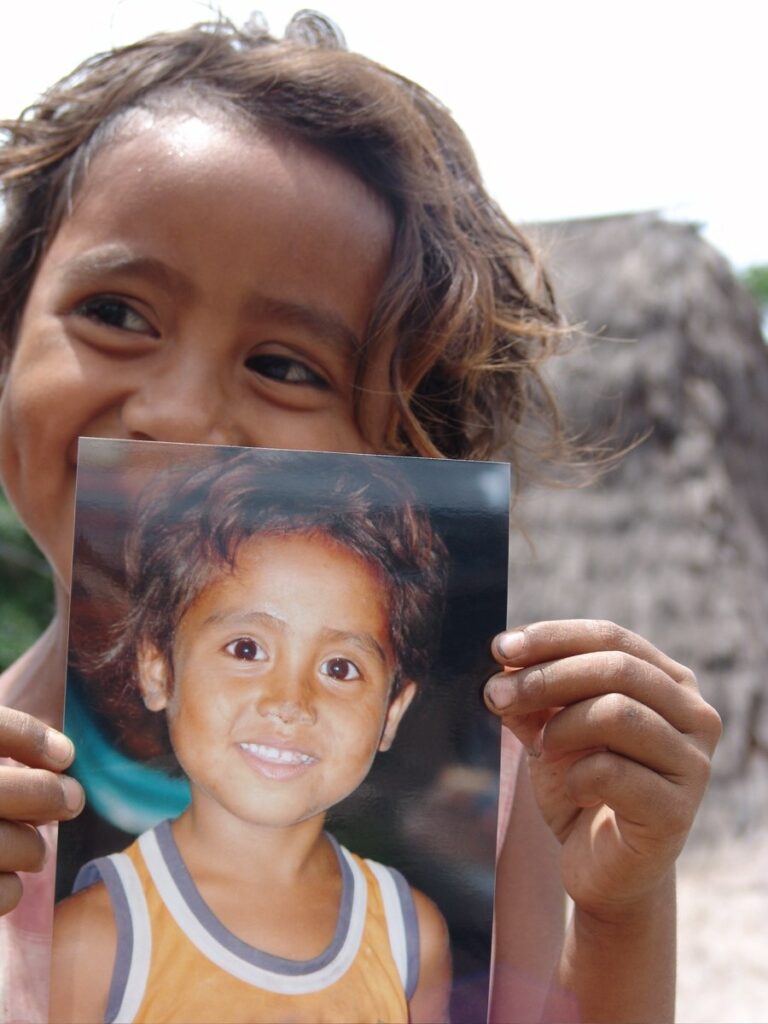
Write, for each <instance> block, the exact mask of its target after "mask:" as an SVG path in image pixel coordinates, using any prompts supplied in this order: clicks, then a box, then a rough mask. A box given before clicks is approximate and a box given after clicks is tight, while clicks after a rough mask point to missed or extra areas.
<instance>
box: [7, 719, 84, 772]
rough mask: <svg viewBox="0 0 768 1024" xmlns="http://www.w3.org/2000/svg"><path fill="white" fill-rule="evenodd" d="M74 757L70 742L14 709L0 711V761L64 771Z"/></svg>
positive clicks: (54, 730) (37, 720)
mask: <svg viewBox="0 0 768 1024" xmlns="http://www.w3.org/2000/svg"><path fill="white" fill-rule="evenodd" d="M74 756H75V749H74V747H73V745H72V741H71V740H69V739H67V737H66V736H65V735H64V734H63V733H61V732H59V731H58V730H57V729H52V728H51V727H50V726H48V725H46V724H45V723H44V722H41V721H40V720H39V719H37V718H34V717H33V716H32V715H28V714H26V713H25V712H23V711H16V710H15V709H14V708H6V707H0V757H12V758H13V759H14V761H19V762H21V764H26V765H29V766H30V768H49V769H51V771H63V770H64V769H65V768H67V767H68V766H69V765H70V764H71V763H72V759H73V758H74Z"/></svg>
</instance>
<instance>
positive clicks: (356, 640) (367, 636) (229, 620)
mask: <svg viewBox="0 0 768 1024" xmlns="http://www.w3.org/2000/svg"><path fill="white" fill-rule="evenodd" d="M221 625H224V626H235V627H238V628H240V627H242V628H246V627H247V626H271V627H272V628H273V629H276V630H277V631H278V632H280V633H283V634H285V633H287V632H288V629H289V626H288V623H287V622H286V621H285V619H282V618H280V617H279V616H278V615H271V614H270V613H269V612H265V611H260V610H257V609H253V610H244V609H241V608H238V609H235V610H233V611H222V612H211V614H210V615H208V616H207V617H206V618H205V619H204V620H203V622H202V625H201V628H202V629H205V628H206V626H221ZM320 640H321V641H322V642H323V643H337V644H351V645H352V646H353V647H357V648H358V650H360V651H362V652H363V653H364V654H370V655H373V657H374V658H377V659H378V660H379V661H380V662H381V663H382V664H383V665H387V664H389V661H390V659H389V658H388V656H387V652H386V651H385V650H384V648H383V647H382V646H381V644H380V643H379V641H378V640H377V639H376V637H375V636H373V635H372V634H371V633H354V632H352V631H347V630H343V629H331V628H330V627H328V626H326V627H324V628H323V629H321V630H320Z"/></svg>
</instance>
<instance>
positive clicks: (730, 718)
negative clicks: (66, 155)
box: [511, 214, 768, 824]
mask: <svg viewBox="0 0 768 1024" xmlns="http://www.w3.org/2000/svg"><path fill="white" fill-rule="evenodd" d="M537 233H538V235H539V238H540V241H541V243H542V245H543V247H544V249H545V250H546V251H547V253H548V259H547V262H548V264H549V266H550V267H551V269H552V272H553V275H554V280H555V286H556V290H557V291H558V292H559V295H560V298H561V302H562V304H563V306H564V308H565V310H566V313H567V315H568V316H569V318H570V320H571V322H575V323H579V324H583V325H584V328H585V332H586V337H585V340H584V342H583V345H582V347H581V349H580V350H579V351H577V352H576V353H573V354H570V355H568V356H566V357H564V358H563V359H561V360H559V361H557V364H556V365H555V367H554V368H553V371H552V376H553V380H554V383H555V386H556V390H557V392H558V394H559V396H560V400H561V402H562V404H563V406H564V408H565V411H566V414H567V416H568V418H569V420H570V422H571V424H575V425H576V427H577V428H579V427H580V428H583V429H586V430H587V431H588V432H589V433H591V434H595V432H597V434H598V435H599V434H601V433H602V434H603V435H605V434H606V433H610V434H612V436H613V438H614V440H615V441H616V442H617V443H618V444H619V445H626V444H631V443H632V442H636V441H638V440H639V439H641V438H643V437H644V438H645V440H643V441H642V443H640V444H638V445H637V447H636V448H634V450H632V451H630V452H629V454H627V455H626V456H625V457H624V459H623V460H622V461H621V463H620V465H619V466H618V468H616V469H614V470H613V471H611V472H609V473H608V474H607V475H605V476H604V478H603V479H602V480H601V482H600V483H599V484H598V485H596V486H592V487H590V488H587V489H584V490H564V491H562V492H556V493H554V494H553V493H552V492H551V491H548V492H546V493H545V492H543V491H538V492H537V491H533V492H531V493H530V494H529V496H528V497H527V498H526V499H525V500H524V501H523V503H522V506H521V509H520V513H521V517H522V519H523V521H524V523H525V525H526V526H527V527H528V531H529V536H530V541H531V542H532V544H533V545H534V550H531V547H530V545H529V544H528V543H527V542H526V541H525V540H524V539H523V538H522V537H521V536H517V537H515V538H513V541H512V582H511V615H512V618H513V619H514V620H516V621H531V620H534V619H539V618H555V617H561V616H564V617H570V616H590V617H592V616H594V617H599V618H610V619H614V620H615V621H618V622H621V623H622V624H624V625H627V626H629V627H630V628H632V629H635V630H636V631H638V632H640V633H642V634H644V635H645V636H647V637H649V638H650V639H651V640H653V641H654V642H655V643H656V644H657V645H658V646H660V647H661V648H662V649H663V650H665V651H667V652H668V653H669V654H671V655H672V656H673V657H675V658H677V659H678V660H680V661H683V662H685V663H686V664H689V665H690V666H692V667H693V668H694V670H695V671H696V672H697V674H698V676H699V678H700V682H701V686H702V689H703V692H704V693H705V695H706V696H707V698H708V699H709V700H711V701H712V702H713V703H714V704H715V705H716V707H717V708H718V710H719V711H720V712H721V714H722V715H723V718H724V720H725V726H726V728H725V735H724V738H723V741H722V744H721V748H720V753H719V755H718V759H717V762H716V773H717V776H718V778H719V779H720V780H721V781H725V780H727V779H732V778H736V777H741V778H743V777H744V776H745V775H746V774H750V775H751V774H752V772H753V770H754V771H758V772H759V771H761V770H765V769H767V768H768V698H767V697H766V664H768V628H767V626H768V347H766V345H765V343H764V341H763V338H762V335H761V331H760V322H759V316H758V312H757V310H756V307H755V304H754V303H753V301H752V299H751V298H750V296H749V295H748V293H747V292H746V291H745V290H744V289H743V288H742V286H741V285H740V284H739V283H738V281H737V280H736V278H735V277H734V275H733V273H732V271H731V270H730V268H729V266H728V264H727V263H726V261H725V260H724V259H723V258H722V257H721V256H720V255H719V254H718V253H717V252H716V251H715V250H714V249H713V248H712V247H711V246H710V245H708V244H707V243H706V242H705V241H704V240H703V239H702V238H701V236H700V234H699V233H698V231H697V229H696V227H695V226H692V225H688V224H680V223H670V222H666V221H664V220H662V219H661V218H660V217H658V216H656V215H653V214H643V215H628V216H616V217H605V218H599V219H593V220H582V221H573V222H569V223H562V224H556V225H547V226H544V227H540V228H539V229H537ZM760 765H762V769H761V768H760ZM766 775H768V772H766ZM737 803H738V801H737ZM752 809H753V805H752V801H750V800H748V799H747V798H746V797H745V799H744V800H743V801H742V802H741V805H740V806H737V807H736V813H737V818H738V819H739V822H738V823H742V824H743V823H746V820H747V819H749V818H750V816H751V814H752Z"/></svg>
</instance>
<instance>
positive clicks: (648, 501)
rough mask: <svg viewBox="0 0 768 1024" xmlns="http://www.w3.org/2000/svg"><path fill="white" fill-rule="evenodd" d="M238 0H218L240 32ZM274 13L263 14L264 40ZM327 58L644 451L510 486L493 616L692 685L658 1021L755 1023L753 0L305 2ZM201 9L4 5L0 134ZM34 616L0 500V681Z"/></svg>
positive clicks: (78, 1) (767, 742)
mask: <svg viewBox="0 0 768 1024" xmlns="http://www.w3.org/2000/svg"><path fill="white" fill-rule="evenodd" d="M252 6H253V5H252V3H251V2H249V0H246V2H241V0H231V2H226V3H223V4H222V5H221V10H222V11H223V13H224V14H225V15H227V16H228V17H230V18H232V20H234V21H236V22H243V21H244V20H245V19H246V17H247V16H248V15H249V14H250V13H251V10H252ZM296 6H297V5H296V4H294V3H285V2H282V0H281V2H271V3H268V2H265V3H263V4H262V5H261V10H262V11H263V12H264V14H265V16H266V19H267V21H268V23H269V25H270V27H271V28H272V30H273V31H274V32H276V33H278V34H279V33H281V32H282V29H283V27H284V25H285V24H286V22H287V21H288V19H289V18H290V15H291V14H292V13H293V12H294V10H295V9H296ZM321 9H322V10H323V11H324V12H325V13H327V14H328V15H330V16H331V17H332V18H334V20H336V21H337V22H338V24H339V25H340V26H341V28H342V30H343V31H344V33H345V34H346V37H347V41H348V44H349V46H350V48H352V49H356V50H359V51H361V52H363V53H365V54H367V55H368V56H370V57H372V58H374V59H376V60H379V61H381V62H382V63H385V64H387V65H389V66H391V67H393V68H394V69H395V70H397V71H400V72H401V73H403V74H405V75H407V76H409V77H412V78H414V79H415V80H417V81H419V82H420V83H421V84H423V85H425V86H426V87H427V88H429V89H430V90H431V91H433V92H434V93H435V94H436V95H437V96H439V97H440V98H441V99H442V100H443V102H445V104H446V105H447V106H448V107H449V108H450V109H451V110H452V112H453V113H454V115H455V116H456V118H457V120H458V121H459V123H460V124H461V125H462V127H463V128H464V130H465V131H466V133H467V135H468V136H469V139H470V141H471V143H472V144H473V146H474V147H475V150H476V153H477V156H478V159H479V162H480V166H481V169H482V171H483V174H484V176H485V179H486V182H487V184H488V187H489V189H490V191H491V192H492V194H493V195H494V196H495V197H496V198H497V199H498V200H499V202H500V203H501V205H502V206H503V207H504V208H505V209H506V211H507V212H508V213H509V214H510V215H511V216H512V217H513V218H514V219H517V220H519V221H522V222H524V223H526V224H528V225H529V226H530V230H531V232H532V233H533V234H534V235H535V236H536V238H537V239H538V241H539V244H540V245H541V247H542V248H543V250H544V252H545V256H546V261H547V263H548V265H549V267H550V268H551V272H552V274H553V276H554V279H555V284H556V289H557V291H558V293H559V295H560V298H561V302H562V304H563V307H564V309H565V311H566V313H567V314H568V316H569V317H570V318H571V320H572V321H573V322H574V323H578V324H580V325H583V326H584V327H585V328H586V331H585V337H584V340H583V342H582V343H581V345H580V346H578V347H577V348H576V349H575V350H574V351H573V352H572V353H571V354H570V355H569V356H568V357H567V358H564V359H562V360H559V361H558V362H557V363H556V365H554V366H553V369H552V379H553V383H554V386H555V387H556V388H557V389H558V391H559V393H560V395H561V399H562V401H563V404H564V406H565V411H566V413H567V416H568V418H569V421H570V422H571V423H572V424H573V425H574V427H575V429H583V430H584V431H586V432H587V433H590V434H600V433H601V432H602V433H605V432H606V431H607V432H609V433H612V435H613V437H614V439H615V441H616V442H617V443H619V444H622V443H631V442H633V441H636V440H638V439H639V438H641V437H645V438H646V440H645V441H644V443H642V444H641V445H639V446H638V447H637V448H636V449H635V450H633V451H632V452H631V454H630V455H628V456H627V457H626V458H625V459H624V460H623V461H622V463H621V465H620V466H619V468H618V469H616V470H614V471H612V472H611V473H609V474H608V475H606V476H605V477H604V478H603V480H602V481H601V482H600V483H599V484H597V485H594V486H592V487H590V488H588V489H585V490H563V491H557V492H554V493H553V492H552V491H546V492H543V491H541V492H539V491H536V490H531V491H530V492H529V493H528V494H527V496H525V497H524V499H523V501H522V502H521V505H520V507H519V509H518V518H519V519H520V521H521V522H522V523H523V524H524V525H525V527H526V530H527V538H526V537H524V536H523V535H522V533H521V532H515V533H514V535H513V538H512V543H511V562H512V575H511V612H510V613H511V617H512V619H513V620H514V621H517V622H519V621H530V620H533V619H536V618H552V617H557V616H573V615H579V616H591V615H596V616H600V617H608V618H613V619H616V620H617V621H620V622H622V623H623V624H624V625H627V626H629V627H630V628H632V629H635V630H637V631H639V632H642V633H643V634H645V635H646V636H648V637H649V638H650V639H651V640H652V641H654V642H655V643H656V644H657V645H659V646H660V647H662V648H663V649H664V650H666V651H667V652H668V653H670V654H671V655H672V656H673V657H675V658H677V659H679V660H681V661H684V662H686V663H687V664H689V665H691V666H692V667H693V668H694V670H695V671H696V672H697V674H698V676H699V678H700V682H701V685H702V688H703V690H704V693H705V695H706V696H707V698H708V699H709V700H711V701H712V702H713V703H714V704H715V705H716V706H717V707H718V710H719V711H720V712H721V714H722V715H723V718H724V721H725V727H726V729H725V735H724V738H723V742H722V744H721V749H720V752H719V755H718V759H717V761H716V766H715V779H714V782H713V785H712V787H711V789H710V792H709V795H708V797H707V799H706V802H705V806H704V809H703V812H702V814H701V816H700V819H699V822H698V825H697V827H696V830H695V832H694V835H693V836H692V838H691V840H690V842H689V845H688V848H687V849H686V851H685V853H684V854H683V857H682V860H681V866H680V956H679V963H680V984H679V997H678V1019H679V1020H680V1021H681V1022H683V1024H685V1022H694V1021H695V1022H702V1024H703V1022H708V1021H711V1022H726V1021H728V1022H749V1021H753V1022H758V1021H764V1020H765V1019H766V1007H768V961H767V960H766V957H765V949H766V948H768V923H767V922H768V882H766V878H765V871H764V870H763V868H764V865H765V864H766V863H768V821H767V818H768V815H767V814H766V807H768V699H766V685H765V672H766V670H765V665H766V664H767V663H768V629H766V625H767V624H768V454H767V453H768V349H766V345H765V342H764V338H763V333H762V330H763V328H764V327H765V325H766V321H767V319H768V313H767V311H768V203H767V202H766V196H765V192H766V187H767V186H766V176H765V158H764V152H763V151H764V148H765V113H764V107H765V99H764V98H765V84H764V77H765V71H764V47H765V38H766V28H767V27H768V7H766V6H765V5H763V4H759V3H754V2H748V0H735V2H731V3H729V4H727V5H725V4H721V3H715V4H700V3H699V4H696V3H692V2H688V0H676V3H675V4H662V3H659V2H656V0H648V2H646V3H644V4H643V5H642V6H639V5H630V4H628V3H623V4H621V3H615V2H612V3H611V2H598V0H581V2H580V3H579V4H573V3H569V2H566V0H560V2H555V0H537V2H536V3H535V4H533V3H528V4H516V5H512V4H507V5H499V4H498V3H492V2H490V0H475V2H474V3H472V4H471V5H459V4H452V3H437V2H435V0H422V2H421V3H419V4H414V3H407V4H406V3H405V2H400V0H390V2H388V3H386V4H374V3H371V2H360V0H358V2H356V3H355V2H352V0H339V2H333V0H327V2H326V3H324V4H322V5H321ZM210 16H211V7H210V6H209V5H206V4H202V3H197V2H193V0H184V2H181V0H178V2H177V0H163V2H162V3H160V4H158V3H157V2H153V3H150V2H144V0H124V2H119V3H116V2H111V0H93V2H91V0H70V2H69V3H67V4H60V3H57V2H45V3H41V2H29V3H27V4H25V5H18V6H15V7H14V9H13V13H12V14H8V13H6V16H5V19H4V25H3V28H4V31H3V33H2V37H1V38H0V116H3V117H12V116H15V115H16V114H17V113H18V112H19V110H20V109H21V108H22V107H23V106H24V105H26V104H27V103H30V102H32V101H34V99H35V97H36V96H37V95H38V94H39V92H40V91H41V90H43V89H44V88H45V87H46V85H48V84H50V83H51V82H52V81H53V80H54V79H56V78H57V77H59V76H61V75H62V74H65V73H66V72H68V71H69V70H70V69H71V68H72V67H73V66H74V65H75V64H76V63H78V62H79V61H80V60H82V59H84V58H86V57H87V56H89V55H90V54H92V53H94V52H95V51H97V50H103V49H106V48H109V47H110V46H112V45H115V44H120V43H124V42H129V41H131V40H132V39H133V38H135V37H137V36H140V35H144V34H147V33H149V32H153V31H158V30H162V29H168V28H176V27H181V26H184V25H186V24H189V23H191V22H193V21H200V20H205V19H207V18H209V17H210ZM49 609H50V597H49V584H48V581H47V575H46V569H45V567H44V564H43V562H42V560H41V558H40V556H39V555H38V554H37V553H36V551H35V549H34V547H33V546H32V545H31V543H30V542H29V541H28V540H27V539H26V538H25V536H24V533H23V531H22V530H21V528H20V527H19V526H18V524H17V523H16V522H15V519H14V517H13V514H12V512H11V511H10V510H9V509H8V507H7V505H5V504H4V503H3V504H1V505H0V664H6V663H7V662H8V661H10V660H12V659H13V658H14V657H15V656H16V655H17V654H18V653H20V651H21V650H23V649H24V648H25V647H26V646H27V645H28V644H29V642H30V641H31V639H32V638H33V637H34V636H35V634H36V632H37V630H38V629H39V628H40V626H41V625H43V624H44V623H45V621H46V619H47V616H48V614H49Z"/></svg>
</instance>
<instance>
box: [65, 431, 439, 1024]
mask: <svg viewBox="0 0 768 1024" xmlns="http://www.w3.org/2000/svg"><path fill="white" fill-rule="evenodd" d="M308 481H311V488H310V489H308V487H307V484H308ZM127 552H128V567H129V572H128V589H129V593H130V610H129V611H128V613H127V615H126V617H125V620H124V622H123V623H122V625H121V626H120V628H119V629H117V630H113V631H112V636H113V640H114V646H113V648H112V650H111V651H110V653H109V654H108V655H107V656H106V657H105V658H103V659H102V661H101V664H102V673H103V675H104V676H105V677H106V679H105V681H104V683H103V686H104V688H106V689H113V690H115V691H116V692H117V694H118V695H119V697H118V700H123V701H125V702H126V703H127V704H129V705H130V704H131V703H133V705H134V707H135V706H136V704H137V703H138V698H139V694H140V695H141V698H142V699H143V703H144V705H145V706H146V708H147V709H149V710H150V711H151V712H161V713H162V716H161V718H158V719H156V720H155V721H154V722H152V721H150V722H147V724H146V726H145V729H144V730H143V731H146V729H149V730H150V731H152V730H153V728H154V732H155V735H156V736H157V740H156V743H157V746H158V747H159V748H161V749H162V747H163V746H164V737H165V727H164V721H165V722H167V734H168V736H169V739H170V747H171V749H172V751H173V753H174V755H175V757H176V759H177V761H178V763H179V765H180V766H181V768H182V769H183V771H184V773H185V775H186V776H187V778H188V779H189V782H190V789H191V803H190V806H189V808H188V809H187V810H186V811H185V812H184V813H183V814H182V815H181V816H180V817H179V818H177V819H176V820H175V821H174V822H173V823H172V824H170V825H169V824H168V823H167V822H166V823H165V824H163V825H160V826H159V827H157V828H155V829H154V830H152V831H151V832H149V833H145V834H144V835H143V836H142V837H140V839H139V840H138V843H137V844H134V845H133V846H132V847H131V848H130V849H129V851H128V852H127V853H126V854H122V855H117V856H113V857H111V858H108V859H105V860H101V861H97V862H93V863H92V864H91V865H89V866H87V867H86V869H84V872H82V873H81V878H80V881H79V883H77V884H76V888H77V887H78V886H82V885H83V884H87V883H88V882H93V880H94V878H96V877H100V878H101V879H103V881H102V882H96V883H95V884H93V885H91V886H90V887H88V888H85V889H83V891H82V892H81V893H80V894H79V895H76V896H74V897H71V898H70V899H68V900H65V901H64V902H63V903H61V904H59V906H58V908H57V913H56V923H55V929H54V958H53V985H52V997H51V1017H52V1019H53V1020H56V1021H72V1022H74V1021H91V1020H103V1021H112V1020H121V1021H123V1020H126V1021H127V1020H134V1019H135V1020H141V1021H147V1022H152V1021H180V1022H183V1021H192V1020H195V1021H211V1022H213V1021H216V1022H225V1021H226V1022H229V1021H237V1022H240V1021H242V1022H246V1021H257V1020H259V1021H274V1020H283V1019H285V1020H293V1021H346V1020H352V1019H356V1020H361V1021H362V1020H382V1021H384V1020H392V1021H405V1020H429V1021H438V1020H442V1019H445V1016H446V1010H447V998H448V992H449V989H450V960H449V954H448V947H447V933H446V929H445V925H444V922H443V920H442V917H441V915H440V913H439V911H438V910H437V909H436V908H435V906H434V904H433V903H432V902H431V901H430V900H428V899H427V898H426V897H425V896H423V895H422V894H421V893H418V892H412V891H411V890H410V889H409V888H408V886H407V884H406V883H405V882H404V880H403V879H402V876H400V875H399V874H398V873H397V872H394V871H392V870H391V869H385V868H382V867H381V866H380V865H375V864H371V863H370V862H365V861H362V860H361V859H360V858H357V857H354V856H352V855H351V854H349V853H348V852H347V851H346V850H344V849H342V848H340V847H339V846H338V844H337V843H336V842H335V841H334V840H333V839H331V837H330V836H329V835H328V834H327V833H325V832H324V831H323V822H324V818H325V814H326V812H327V811H328V810H329V809H330V808H331V807H333V806H334V805H335V804H337V803H339V802H340V801H341V800H343V799H344V798H345V797H347V796H348V795H349V794H350V793H352V792H353V791H354V790H355V789H357V787H358V786H359V785H360V783H361V782H362V781H363V779H364V778H365V776H366V775H367V774H368V771H369V769H370V767H371V763H372V761H373V758H374V757H375V755H376V752H377V751H383V750H388V749H389V747H390V746H391V745H392V743H393V741H394V739H395V736H396V733H397V729H398V725H399V723H400V720H401V718H402V716H403V715H404V714H405V712H406V710H407V708H408V706H409V704H410V703H411V701H412V699H413V697H414V695H415V693H416V689H417V686H418V684H419V683H420V682H422V681H423V680H424V679H425V678H426V676H427V674H428V671H429V658H430V655H429V652H430V651H431V650H434V648H435V637H436V636H438V635H439V625H440V613H441V610H442V602H443V594H444V586H445V574H446V550H445V547H444V545H443V544H442V542H441V541H440V539H439V538H438V537H437V536H436V535H435V534H434V532H433V530H432V527H431V524H430V519H429V516H428V514H427V513H426V511H424V510H422V509H421V508H420V507H419V506H418V505H416V504H415V501H414V495H413V494H412V492H411V491H410V489H409V488H408V486H407V485H406V483H405V481H404V480H403V478H402V477H401V476H400V475H399V474H398V472H397V470H396V468H395V467H394V466H393V464H392V463H391V462H389V461H388V460H384V459H381V460H380V459H376V460H373V459H369V460H365V461H362V460H356V461H355V462H354V464H352V463H351V460H349V459H348V458H344V457H333V456H326V457H324V458H323V459H322V460H318V458H317V457H315V458H314V459H313V458H312V457H311V456H308V455H307V454H305V453H303V452H254V453H251V452H241V453H237V452H236V451H235V450H232V451H230V452H229V453H225V455H224V456H220V458H219V459H217V461H216V463H215V464H214V465H212V466H210V467H208V468H206V469H198V470H194V469H193V470H190V469H188V468H185V469H183V470H181V471H177V472H175V473H173V472H171V473H170V474H168V475H167V477H165V476H164V477H163V479H162V483H160V484H159V485H157V484H156V485H153V486H151V487H150V488H149V493H148V494H147V495H146V496H145V497H144V498H143V500H142V502H141V504H140V511H139V513H138V516H137V518H136V522H135V525H134V526H133V528H132V530H131V533H130V535H129V538H128V542H127ZM132 697H133V700H131V698H132ZM107 699H109V695H107ZM163 720H164V721H163ZM142 893H143V895H138V894H142ZM126 907H127V908H129V918H128V919H126V916H125V908H126ZM138 936H143V938H142V939H141V940H139V939H138V938H137V937H138ZM398 959H399V962H397V960H398Z"/></svg>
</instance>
